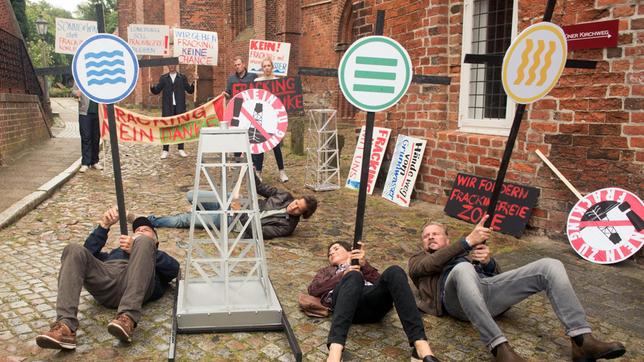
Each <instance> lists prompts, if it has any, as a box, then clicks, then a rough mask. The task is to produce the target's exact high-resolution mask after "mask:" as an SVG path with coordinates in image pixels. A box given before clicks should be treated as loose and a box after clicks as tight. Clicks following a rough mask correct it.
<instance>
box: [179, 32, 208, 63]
mask: <svg viewBox="0 0 644 362" xmlns="http://www.w3.org/2000/svg"><path fill="white" fill-rule="evenodd" d="M173 35H174V53H173V54H174V56H175V57H178V58H179V63H180V64H196V65H217V57H218V54H219V53H218V52H219V39H218V37H217V33H215V32H212V31H201V30H190V29H174V30H173Z"/></svg>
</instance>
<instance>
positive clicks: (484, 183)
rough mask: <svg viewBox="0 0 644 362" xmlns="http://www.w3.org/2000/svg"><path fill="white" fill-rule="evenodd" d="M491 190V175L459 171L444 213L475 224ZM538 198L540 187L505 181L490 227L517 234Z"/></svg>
mask: <svg viewBox="0 0 644 362" xmlns="http://www.w3.org/2000/svg"><path fill="white" fill-rule="evenodd" d="M493 189H494V180H493V179H491V178H487V177H480V176H474V175H468V174H464V173H459V174H457V175H456V180H454V186H453V187H452V191H451V192H450V194H449V198H448V199H447V203H446V204H445V213H446V214H447V215H450V216H452V217H455V218H457V219H461V220H464V221H467V222H470V223H472V224H476V223H478V222H479V220H481V218H482V217H483V215H485V213H486V211H487V207H488V205H489V204H490V196H491V195H492V190H493ZM538 197H539V190H538V189H536V188H534V187H529V186H523V185H517V184H511V183H507V182H506V183H504V184H503V188H502V189H501V194H500V195H499V202H498V204H497V205H496V210H495V214H494V217H493V219H492V224H491V225H490V227H491V228H492V229H493V230H495V231H501V232H502V233H505V234H510V235H514V236H516V237H520V236H521V235H522V234H523V231H524V230H525V226H526V224H527V223H528V220H529V219H530V215H532V208H533V207H534V205H535V204H536V203H537V198H538Z"/></svg>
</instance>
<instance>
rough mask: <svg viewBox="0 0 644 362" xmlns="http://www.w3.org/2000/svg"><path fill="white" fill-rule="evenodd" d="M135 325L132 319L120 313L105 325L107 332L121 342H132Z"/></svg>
mask: <svg viewBox="0 0 644 362" xmlns="http://www.w3.org/2000/svg"><path fill="white" fill-rule="evenodd" d="M134 328H136V325H135V323H134V321H133V320H132V318H130V317H128V315H127V314H125V313H121V314H119V315H117V316H116V319H115V320H113V321H111V322H110V324H108V325H107V331H108V332H109V333H110V334H111V335H113V336H114V337H116V338H118V339H119V340H120V341H121V342H127V343H130V342H132V334H134Z"/></svg>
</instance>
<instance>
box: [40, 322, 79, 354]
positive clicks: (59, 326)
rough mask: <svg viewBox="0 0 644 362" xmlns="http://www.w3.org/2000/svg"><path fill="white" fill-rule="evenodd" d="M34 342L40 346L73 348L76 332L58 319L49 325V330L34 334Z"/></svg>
mask: <svg viewBox="0 0 644 362" xmlns="http://www.w3.org/2000/svg"><path fill="white" fill-rule="evenodd" d="M36 344H37V345H38V346H39V347H40V348H52V349H75V348H76V333H75V332H72V330H71V329H69V327H68V326H67V324H65V323H63V322H60V321H58V322H55V323H54V324H52V325H51V328H50V329H49V332H44V333H42V334H39V335H37V336H36Z"/></svg>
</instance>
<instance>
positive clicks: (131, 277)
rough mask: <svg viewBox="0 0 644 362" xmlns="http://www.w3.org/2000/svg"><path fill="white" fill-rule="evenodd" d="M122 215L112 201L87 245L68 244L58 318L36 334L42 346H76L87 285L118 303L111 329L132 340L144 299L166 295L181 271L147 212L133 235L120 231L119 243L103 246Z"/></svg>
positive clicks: (106, 302)
mask: <svg viewBox="0 0 644 362" xmlns="http://www.w3.org/2000/svg"><path fill="white" fill-rule="evenodd" d="M118 221H119V213H118V209H117V208H116V207H112V208H110V209H108V210H107V211H105V213H104V214H103V217H102V218H101V221H100V222H99V224H98V226H97V227H96V228H95V229H94V230H93V231H92V233H91V234H89V236H88V237H87V240H85V244H84V245H79V244H75V243H72V244H69V245H67V246H66V247H65V248H64V249H63V255H62V257H61V266H60V273H59V274H58V295H57V297H56V321H55V322H54V324H53V325H52V326H51V328H50V330H49V331H47V332H43V333H41V334H39V335H38V336H36V344H38V346H40V347H41V348H52V349H63V350H71V349H75V348H76V330H77V329H78V324H79V323H78V317H77V314H78V303H79V298H80V294H81V290H82V288H83V287H85V289H86V290H87V291H88V292H89V293H90V294H91V295H92V296H93V297H94V299H96V301H97V302H99V303H100V304H101V305H103V306H105V307H107V308H117V309H118V310H117V314H116V318H115V319H114V320H112V321H111V322H110V323H109V324H108V325H107V331H108V332H109V333H110V334H112V335H113V336H115V337H116V338H118V339H119V340H121V341H123V342H131V341H132V335H133V333H134V329H135V328H136V324H137V322H138V321H139V320H140V318H141V307H142V305H143V303H145V302H149V301H152V300H156V299H159V298H161V296H163V294H164V293H165V291H166V290H167V289H168V286H169V283H170V282H171V281H172V280H173V279H174V278H176V277H177V275H178V274H179V262H178V261H177V260H175V259H174V258H173V257H171V256H170V255H168V254H166V253H165V252H163V251H160V250H158V247H159V240H158V236H157V233H156V230H155V229H154V227H153V226H152V224H151V223H150V221H149V220H148V219H147V218H144V217H140V218H137V219H135V220H134V221H133V222H132V231H133V232H134V234H133V235H131V236H130V235H121V236H120V238H119V245H120V246H119V247H118V248H116V249H113V250H111V251H110V252H109V253H107V252H102V251H101V250H102V249H103V247H104V246H105V243H106V242H107V234H108V233H109V231H110V227H111V226H112V225H114V224H116V223H117V222H118Z"/></svg>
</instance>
